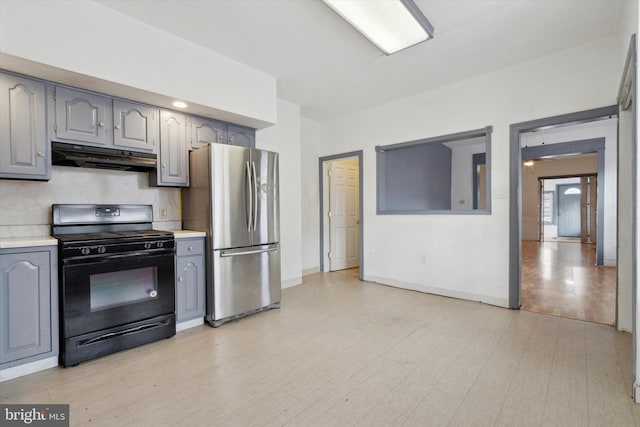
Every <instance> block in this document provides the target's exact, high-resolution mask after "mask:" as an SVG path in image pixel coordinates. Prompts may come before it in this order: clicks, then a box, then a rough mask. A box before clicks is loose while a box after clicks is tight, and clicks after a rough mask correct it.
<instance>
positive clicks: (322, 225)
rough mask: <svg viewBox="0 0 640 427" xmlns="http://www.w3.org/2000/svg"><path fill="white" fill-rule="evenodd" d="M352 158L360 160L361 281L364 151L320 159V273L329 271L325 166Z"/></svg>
mask: <svg viewBox="0 0 640 427" xmlns="http://www.w3.org/2000/svg"><path fill="white" fill-rule="evenodd" d="M350 157H357V158H358V203H359V204H360V225H359V228H358V234H359V235H358V240H359V242H358V244H359V249H358V250H359V251H360V280H364V237H363V232H364V218H363V214H362V209H363V206H364V204H363V191H362V187H363V185H362V175H363V174H362V150H358V151H350V152H347V153H341V154H333V155H331V156H324V157H320V158H319V159H318V186H319V191H318V195H319V198H320V201H319V202H320V203H319V206H320V239H318V240H319V241H320V271H321V272H324V271H327V270H325V250H326V249H325V244H324V234H325V228H328V227H325V221H326V219H327V218H326V215H325V214H324V205H325V190H328V188H326V186H325V173H324V170H325V164H326V163H327V162H330V161H332V160H342V159H346V158H350Z"/></svg>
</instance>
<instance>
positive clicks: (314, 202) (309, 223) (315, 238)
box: [300, 118, 322, 274]
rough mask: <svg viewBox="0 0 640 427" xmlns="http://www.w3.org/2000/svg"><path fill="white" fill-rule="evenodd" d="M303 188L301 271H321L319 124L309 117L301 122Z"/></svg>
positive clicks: (306, 272) (307, 272)
mask: <svg viewBox="0 0 640 427" xmlns="http://www.w3.org/2000/svg"><path fill="white" fill-rule="evenodd" d="M301 140H302V141H301V147H300V157H301V164H300V166H301V177H300V179H301V187H302V199H301V200H302V272H303V274H309V273H315V272H317V271H319V270H320V237H319V227H320V203H319V200H320V199H319V197H318V186H319V182H318V174H319V163H318V162H319V158H320V155H319V150H320V146H321V144H322V141H321V140H320V125H319V124H318V123H317V122H315V121H313V120H309V119H304V118H303V119H302V121H301Z"/></svg>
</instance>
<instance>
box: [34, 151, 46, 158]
mask: <svg viewBox="0 0 640 427" xmlns="http://www.w3.org/2000/svg"><path fill="white" fill-rule="evenodd" d="M36 154H38V157H44V151H38V152H37V153H36Z"/></svg>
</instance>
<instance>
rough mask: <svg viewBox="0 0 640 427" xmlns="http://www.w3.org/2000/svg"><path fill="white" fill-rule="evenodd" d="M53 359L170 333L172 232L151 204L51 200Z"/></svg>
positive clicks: (72, 359) (78, 357)
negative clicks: (56, 285) (156, 220)
mask: <svg viewBox="0 0 640 427" xmlns="http://www.w3.org/2000/svg"><path fill="white" fill-rule="evenodd" d="M52 217H53V221H52V235H53V237H55V238H57V239H58V249H59V250H58V252H59V272H60V273H59V274H60V335H61V337H60V348H61V352H60V363H61V364H62V365H63V366H69V365H76V364H78V363H80V362H84V361H86V360H91V359H94V358H97V357H100V356H104V355H106V354H110V353H114V352H116V351H120V350H124V349H128V348H132V347H135V346H138V345H142V344H146V343H149V342H152V341H155V340H158V339H161V338H168V337H170V336H173V335H175V267H174V253H175V240H174V237H173V234H172V233H171V232H167V231H159V230H154V229H153V228H152V222H153V209H152V206H151V205H53V207H52Z"/></svg>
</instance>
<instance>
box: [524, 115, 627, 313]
mask: <svg viewBox="0 0 640 427" xmlns="http://www.w3.org/2000/svg"><path fill="white" fill-rule="evenodd" d="M615 125H616V123H615V119H612V120H608V121H607V122H604V121H602V122H600V124H598V125H597V126H596V125H594V126H592V125H588V126H584V125H583V126H573V127H572V130H570V129H568V128H566V127H565V128H564V129H562V131H561V132H560V133H561V135H558V132H557V131H549V132H547V133H546V134H545V135H544V137H541V136H540V135H538V136H537V137H536V139H535V140H534V139H532V138H527V136H530V135H528V134H525V138H523V140H524V141H525V142H526V143H527V144H528V146H527V147H524V148H523V149H522V150H521V152H522V157H523V158H525V159H526V161H525V162H523V164H522V177H521V187H522V205H521V206H522V208H521V209H522V218H521V222H522V246H521V250H522V253H521V265H522V272H521V277H520V286H521V307H522V309H524V310H527V311H533V312H536V313H544V314H551V315H555V316H560V317H566V318H571V319H577V320H583V321H588V322H594V323H600V324H605V325H614V324H615V318H616V280H615V267H613V266H603V265H601V264H603V263H602V262H600V261H598V258H601V259H602V258H603V253H602V252H603V248H604V245H603V244H602V241H600V242H598V240H599V239H598V238H600V240H603V239H602V236H598V233H597V227H596V223H597V220H598V219H599V221H601V222H603V221H604V218H605V215H604V214H605V209H604V208H605V204H604V203H599V198H600V199H603V200H604V199H605V194H606V192H605V191H604V190H603V189H604V187H605V184H606V181H605V180H604V179H603V180H602V182H600V180H598V179H597V178H598V175H599V174H601V175H602V176H604V166H603V165H604V162H603V160H604V149H605V140H606V138H604V137H603V138H600V139H599V138H592V139H589V140H582V141H572V142H557V140H558V139H560V140H562V139H564V138H566V137H567V135H579V134H586V135H598V134H602V135H607V132H606V129H610V130H611V129H613V130H615ZM600 132H602V133H600ZM542 140H545V141H546V144H545V145H544V146H542V145H540V146H536V145H535V144H536V143H539V142H540V141H542ZM532 153H533V157H532ZM557 153H562V154H557ZM608 172H609V173H610V174H611V171H608ZM614 172H615V171H614ZM599 186H601V187H602V188H601V189H600V191H601V193H600V194H599V193H598V187H599ZM610 198H611V196H610ZM608 201H609V205H608V209H609V210H610V211H609V214H610V216H613V215H614V214H615V206H612V203H613V201H612V200H608ZM614 228H615V224H612V223H611V221H609V223H607V228H601V230H600V232H601V233H602V232H604V231H605V230H606V231H607V232H609V233H613V230H614ZM598 243H599V244H598ZM607 249H608V250H607V255H608V256H611V248H609V247H607Z"/></svg>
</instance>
